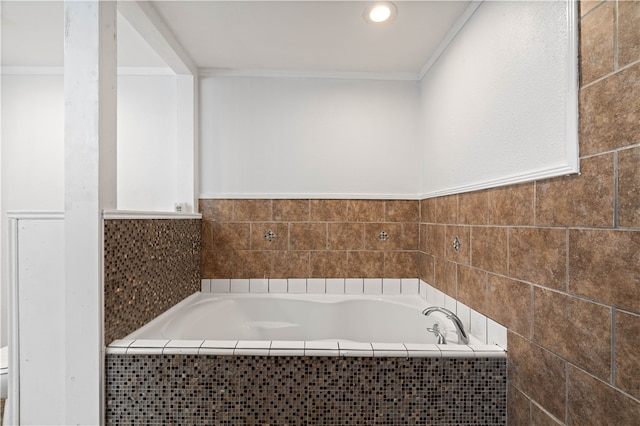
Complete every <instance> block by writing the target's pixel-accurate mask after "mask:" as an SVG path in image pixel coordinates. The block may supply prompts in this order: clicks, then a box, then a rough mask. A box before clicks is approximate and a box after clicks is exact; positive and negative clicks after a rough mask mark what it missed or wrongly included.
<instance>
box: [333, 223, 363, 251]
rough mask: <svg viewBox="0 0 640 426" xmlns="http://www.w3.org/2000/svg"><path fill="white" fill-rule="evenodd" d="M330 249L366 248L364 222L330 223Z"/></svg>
mask: <svg viewBox="0 0 640 426" xmlns="http://www.w3.org/2000/svg"><path fill="white" fill-rule="evenodd" d="M327 239H328V248H329V250H362V249H364V224H362V223H329V224H328V238H327Z"/></svg>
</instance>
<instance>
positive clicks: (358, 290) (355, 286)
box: [344, 278, 364, 294]
mask: <svg viewBox="0 0 640 426" xmlns="http://www.w3.org/2000/svg"><path fill="white" fill-rule="evenodd" d="M363 282H364V281H363V279H362V278H347V279H346V280H344V292H345V293H346V294H362V293H363V292H364V284H363Z"/></svg>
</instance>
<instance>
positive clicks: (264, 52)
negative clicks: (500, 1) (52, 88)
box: [1, 0, 469, 74]
mask: <svg viewBox="0 0 640 426" xmlns="http://www.w3.org/2000/svg"><path fill="white" fill-rule="evenodd" d="M152 3H153V5H154V6H155V8H156V10H157V11H158V13H159V15H160V16H161V17H162V18H163V19H164V20H165V22H166V23H167V25H168V27H169V28H170V29H171V31H172V32H173V34H174V35H175V37H176V38H177V40H178V41H179V42H180V44H181V45H182V46H183V48H184V49H185V51H186V52H187V53H188V54H189V55H190V56H191V59H192V60H193V62H194V63H195V64H196V65H197V66H198V67H199V68H221V69H233V70H278V71H308V72H313V71H320V72H352V71H355V72H373V73H412V74H416V73H418V72H419V71H420V69H421V68H422V66H423V65H424V64H425V63H426V62H427V61H428V60H429V58H430V57H431V55H432V54H433V53H434V52H435V51H436V49H437V48H438V46H439V45H440V43H441V42H442V41H443V39H444V38H445V36H446V35H447V33H448V31H449V30H450V28H451V27H452V26H453V25H454V24H455V23H456V21H457V20H458V19H459V17H460V16H461V15H462V13H463V12H464V10H465V9H466V7H467V6H468V5H469V2H468V1H454V0H449V1H396V2H395V4H396V5H397V7H398V14H397V16H396V18H395V20H394V21H392V22H390V23H387V24H383V25H372V24H368V23H366V22H365V20H364V19H363V17H362V15H363V12H364V9H365V8H366V7H367V6H368V5H369V4H371V3H372V2H369V1H153V2H152ZM1 12H2V65H3V66H62V64H63V4H62V2H61V1H43V2H32V1H28V2H25V1H6V0H3V1H2V8H1ZM118 32H119V34H118V61H119V62H118V63H119V65H121V66H127V67H160V66H164V64H163V62H162V60H161V59H160V57H159V56H158V55H157V54H155V52H154V51H153V50H152V49H151V48H150V47H149V45H147V44H146V42H144V40H143V39H142V38H141V37H140V36H139V35H138V34H137V33H136V31H135V30H134V29H133V28H132V27H131V26H130V25H129V24H128V23H127V22H126V21H125V20H124V19H122V18H121V19H119V24H118Z"/></svg>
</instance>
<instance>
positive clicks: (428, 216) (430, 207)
mask: <svg viewBox="0 0 640 426" xmlns="http://www.w3.org/2000/svg"><path fill="white" fill-rule="evenodd" d="M435 221H436V199H435V198H427V199H426V200H420V222H423V223H433V222H435Z"/></svg>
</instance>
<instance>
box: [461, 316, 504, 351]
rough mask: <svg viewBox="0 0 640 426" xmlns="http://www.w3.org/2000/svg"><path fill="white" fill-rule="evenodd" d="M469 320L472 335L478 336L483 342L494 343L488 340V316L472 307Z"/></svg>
mask: <svg viewBox="0 0 640 426" xmlns="http://www.w3.org/2000/svg"><path fill="white" fill-rule="evenodd" d="M469 322H470V326H469V333H470V334H471V335H473V336H474V337H476V338H477V339H478V340H480V341H481V342H482V343H492V342H489V341H488V340H487V329H488V327H487V317H485V316H484V315H482V314H481V313H479V312H477V311H474V310H473V309H471V311H470V315H469ZM496 324H497V323H496ZM502 328H504V327H502ZM505 337H506V335H505Z"/></svg>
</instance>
